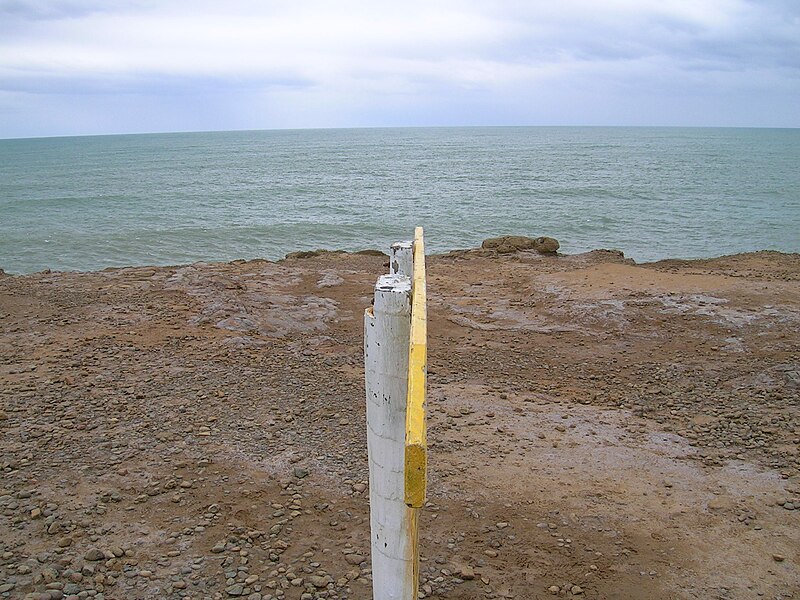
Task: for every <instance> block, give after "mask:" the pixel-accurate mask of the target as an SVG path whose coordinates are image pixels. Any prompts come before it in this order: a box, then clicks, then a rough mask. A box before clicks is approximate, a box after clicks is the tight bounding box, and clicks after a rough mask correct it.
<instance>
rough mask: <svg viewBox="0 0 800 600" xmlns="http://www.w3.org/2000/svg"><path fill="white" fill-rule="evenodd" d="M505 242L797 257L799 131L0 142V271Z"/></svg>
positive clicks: (495, 131) (230, 135)
mask: <svg viewBox="0 0 800 600" xmlns="http://www.w3.org/2000/svg"><path fill="white" fill-rule="evenodd" d="M415 225H423V226H425V228H426V241H427V245H428V249H429V251H431V252H443V251H447V250H450V249H453V248H465V247H470V246H476V245H479V244H480V242H481V240H483V239H484V238H486V237H491V236H495V235H499V234H507V233H508V234H510V233H513V234H522V235H530V236H539V235H548V236H552V237H555V238H557V239H558V240H559V241H560V242H561V245H562V251H563V252H566V253H575V252H581V251H585V250H590V249H593V248H618V249H621V250H623V251H624V252H625V254H626V255H627V256H630V257H632V258H634V259H636V260H637V261H649V260H656V259H660V258H667V257H671V258H676V257H681V258H697V257H709V256H717V255H720V254H730V253H735V252H744V251H750V250H759V249H773V250H782V251H789V252H798V251H800V130H797V129H695V128H691V129H679V128H613V127H612V128H583V127H518V128H516V127H503V128H480V127H478V128H441V129H440V128H423V129H350V130H346V129H339V130H296V131H242V132H221V133H176V134H153V135H124V136H99V137H73V138H40V139H21V140H0V268H3V269H5V270H6V271H7V272H10V273H26V272H33V271H38V270H42V269H47V268H50V269H53V270H94V269H100V268H104V267H108V266H127V265H145V264H153V265H164V264H179V263H187V262H194V261H200V260H206V261H220V260H232V259H236V258H256V257H263V258H269V259H277V258H280V257H282V256H284V255H285V254H286V253H287V252H291V251H295V250H304V249H314V248H330V249H335V248H342V249H346V250H359V249H364V248H381V249H385V248H386V247H387V245H388V244H389V243H390V242H393V241H396V240H399V239H407V238H408V237H410V236H411V234H412V231H413V227H414V226H415Z"/></svg>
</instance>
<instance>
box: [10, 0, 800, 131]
mask: <svg viewBox="0 0 800 600" xmlns="http://www.w3.org/2000/svg"><path fill="white" fill-rule="evenodd" d="M396 125H713V126H777V127H798V126H800V0H546V1H545V0H541V1H540V0H527V1H513V0H512V1H508V2H500V1H498V2H491V1H489V0H486V1H483V2H477V1H472V0H457V1H453V2H440V1H436V0H421V1H418V0H404V1H403V2H391V3H390V2H381V1H379V0H372V1H348V0H337V1H336V2H331V1H322V0H320V1H303V0H284V1H267V0H263V1H259V0H251V1H247V0H225V1H223V0H214V1H206V0H149V1H148V0H142V1H139V0H119V1H111V0H107V1H101V0H65V1H58V0H39V1H36V0H33V1H26V0H0V137H27V136H40V135H70V134H93V133H117V132H148V131H191V130H219V129H270V128H295V127H298V128H305V127H351V126H354V127H360V126H396Z"/></svg>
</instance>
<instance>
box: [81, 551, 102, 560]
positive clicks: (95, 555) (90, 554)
mask: <svg viewBox="0 0 800 600" xmlns="http://www.w3.org/2000/svg"><path fill="white" fill-rule="evenodd" d="M105 556H106V555H105V554H103V551H102V550H100V549H99V548H90V549H89V550H88V551H87V552H86V554H84V555H83V558H84V560H91V561H98V560H103V559H104V558H105Z"/></svg>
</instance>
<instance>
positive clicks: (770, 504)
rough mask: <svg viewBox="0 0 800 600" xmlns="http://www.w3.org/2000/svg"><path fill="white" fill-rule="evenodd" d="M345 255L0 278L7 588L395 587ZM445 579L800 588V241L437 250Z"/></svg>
mask: <svg viewBox="0 0 800 600" xmlns="http://www.w3.org/2000/svg"><path fill="white" fill-rule="evenodd" d="M385 271H386V259H385V257H383V256H379V255H375V254H374V253H373V254H344V253H320V254H316V255H313V254H312V255H311V256H305V257H296V258H291V259H287V260H284V261H280V262H276V263H273V262H267V261H250V262H243V261H237V262H233V263H229V264H195V265H190V266H180V267H164V268H144V267H143V268H126V269H113V270H106V271H102V272H97V273H48V272H45V273H37V274H34V275H29V276H0V472H2V479H1V480H0V514H2V518H1V519H0V597H8V598H41V599H45V598H47V599H57V598H70V599H75V598H95V599H96V600H103V599H111V598H115V599H123V598H215V599H227V598H248V599H249V600H259V599H261V600H270V599H279V598H281V599H283V598H285V599H301V598H302V599H312V598H331V599H336V598H340V599H344V598H352V599H361V598H370V597H371V580H370V561H369V520H368V514H369V512H368V511H369V507H368V501H367V499H368V489H367V481H368V476H367V460H366V441H365V423H364V407H365V401H364V390H363V362H362V361H363V358H362V352H363V349H362V335H363V332H362V318H363V311H364V309H365V308H366V307H367V306H369V304H370V298H371V293H372V292H371V290H372V286H373V284H374V282H375V280H376V278H377V277H378V276H379V275H380V274H382V273H384V272H385ZM428 271H429V280H428V289H429V318H430V349H429V360H430V369H429V372H430V375H429V402H428V404H429V441H430V477H429V503H428V506H427V507H426V509H425V510H424V512H423V516H422V520H421V537H422V549H421V553H422V557H423V562H422V565H421V570H422V577H423V579H424V580H423V584H422V588H421V589H422V593H423V594H424V595H425V597H428V598H440V599H445V598H447V599H467V598H516V599H536V598H550V597H553V596H556V597H565V598H603V599H613V598H618V599H623V598H632V599H671V598H676V599H677V598H681V599H683V598H689V599H695V598H696V599H701V598H702V599H711V598H713V599H726V600H727V599H730V600H735V599H749V598H769V599H779V598H800V567H799V565H800V455H799V454H798V448H799V447H800V419H799V418H798V417H800V403H799V402H798V400H799V398H800V361H799V358H800V256H798V255H786V254H779V253H773V252H760V253H753V254H746V255H737V256H730V257H722V258H718V259H713V260H703V261H662V262H658V263H653V264H645V265H635V264H633V263H632V262H631V261H628V260H626V259H625V258H624V257H623V256H622V255H621V254H620V253H618V252H611V251H595V252H591V253H587V254H582V255H576V256H545V255H541V254H539V253H537V252H536V251H535V250H526V251H517V252H506V251H503V252H497V251H496V249H495V250H473V251H459V252H453V253H450V254H448V255H444V256H432V257H429V260H428Z"/></svg>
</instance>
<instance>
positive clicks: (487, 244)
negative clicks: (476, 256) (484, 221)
mask: <svg viewBox="0 0 800 600" xmlns="http://www.w3.org/2000/svg"><path fill="white" fill-rule="evenodd" d="M481 248H483V249H484V250H494V251H495V252H498V253H500V254H507V253H510V252H518V251H520V250H536V251H537V252H539V253H541V254H555V253H556V252H558V248H559V243H558V240H556V239H554V238H551V237H538V238H530V237H527V236H524V235H503V236H500V237H495V238H489V239H486V240H483V243H482V244H481Z"/></svg>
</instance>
